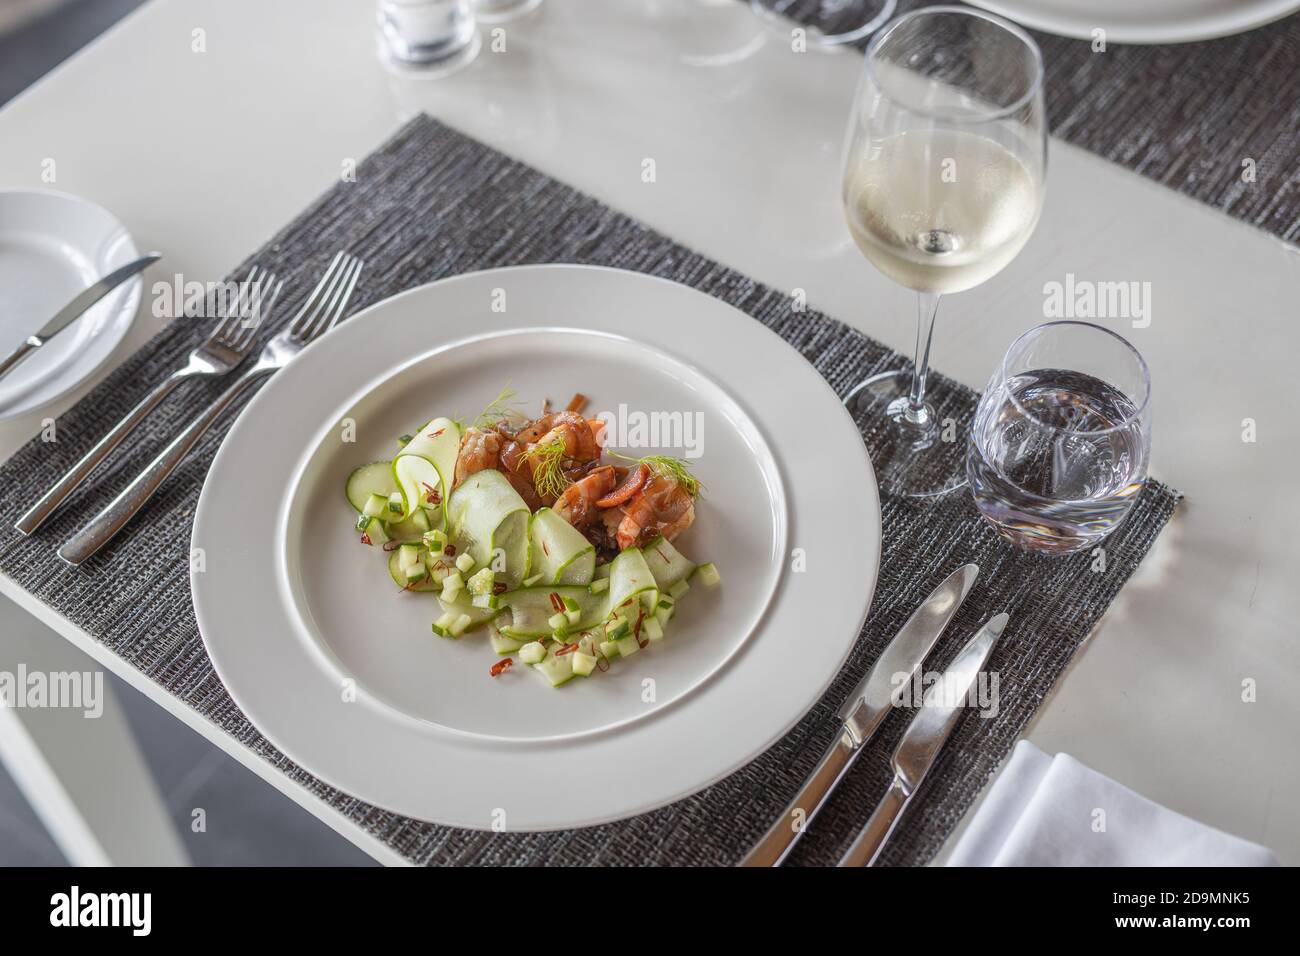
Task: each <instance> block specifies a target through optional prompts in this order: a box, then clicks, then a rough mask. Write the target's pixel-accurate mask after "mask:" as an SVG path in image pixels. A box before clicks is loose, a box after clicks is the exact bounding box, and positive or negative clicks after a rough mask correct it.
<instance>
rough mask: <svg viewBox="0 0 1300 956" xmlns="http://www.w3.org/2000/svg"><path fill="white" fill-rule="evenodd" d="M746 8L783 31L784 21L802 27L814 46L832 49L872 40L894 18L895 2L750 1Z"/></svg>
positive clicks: (838, 0)
mask: <svg viewBox="0 0 1300 956" xmlns="http://www.w3.org/2000/svg"><path fill="white" fill-rule="evenodd" d="M749 6H750V8H751V9H752V10H753V11H754V12H755V13H757V14H758V15H759V16H761V17H762V18H763V19H765V20H768V21H770V22H773V23H778V22H779V23H781V24H783V27H784V25H786V24H787V21H793V22H794V23H795V24H797V25H801V26H803V27H805V28H806V29H807V31H808V39H809V40H811V41H812V42H813V43H814V44H815V45H817V46H825V47H833V46H839V45H840V44H841V43H853V42H855V41H857V40H862V39H865V38H866V37H869V36H871V34H872V32H873V31H874V30H875V29H876V28H877V27H879V26H880V25H881V24H882V23H884V22H885V21H886V20H888V19H889V18H890V17H891V16H893V15H894V8H895V7H896V6H898V0H749Z"/></svg>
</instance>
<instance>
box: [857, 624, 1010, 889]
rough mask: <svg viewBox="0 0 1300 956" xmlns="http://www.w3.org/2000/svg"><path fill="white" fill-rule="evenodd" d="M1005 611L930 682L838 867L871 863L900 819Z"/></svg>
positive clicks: (953, 723) (999, 628)
mask: <svg viewBox="0 0 1300 956" xmlns="http://www.w3.org/2000/svg"><path fill="white" fill-rule="evenodd" d="M1007 620H1008V617H1007V615H1006V614H995V615H994V616H993V617H991V618H989V620H988V621H987V623H985V625H984V626H983V627H981V628H980V629H979V631H977V632H976V634H975V636H974V637H972V638H971V639H970V641H969V642H967V644H966V646H965V647H963V648H962V650H961V653H959V654H958V655H957V657H956V658H954V659H953V662H952V664H950V665H949V666H948V669H947V670H946V671H944V674H943V680H942V681H940V682H938V683H935V684H933V685H931V687H930V688H929V689H928V690H927V691H926V693H925V696H924V698H923V700H922V705H921V707H920V709H919V710H918V711H917V713H916V716H915V717H913V718H912V722H911V723H910V724H908V727H907V730H906V732H905V733H904V734H903V739H902V740H900V741H899V743H898V747H897V748H896V749H895V750H894V755H893V757H892V758H891V760H890V763H891V764H892V766H893V768H894V779H893V781H892V782H891V783H890V785H889V789H888V790H887V791H885V795H884V797H882V798H881V800H880V803H879V804H877V806H876V809H875V811H874V812H872V814H871V817H870V819H868V820H867V822H866V824H865V825H864V826H863V828H862V830H861V831H860V832H859V833H858V836H857V838H856V839H855V840H854V841H853V845H852V846H850V847H849V849H848V852H847V853H845V854H844V856H843V857H842V858H841V859H840V862H839V863H838V864H837V865H838V866H871V865H872V864H873V863H875V862H876V858H877V857H878V856H879V855H880V851H881V849H882V848H883V847H884V845H885V841H886V840H888V839H889V835H890V834H891V833H893V832H894V826H895V825H896V824H897V823H898V818H899V816H900V815H901V814H902V812H903V810H904V809H905V808H906V807H907V804H908V802H909V801H910V800H911V799H912V795H913V794H915V793H916V791H917V788H918V787H920V786H921V783H922V781H924V780H925V775H926V774H927V773H929V771H930V767H932V766H933V765H934V760H935V757H937V756H938V755H939V751H940V750H941V749H942V748H943V745H944V744H945V743H947V741H948V738H949V737H950V736H951V735H952V732H953V729H954V728H955V727H956V726H957V722H958V721H959V720H961V716H962V712H963V710H964V709H965V704H966V698H967V694H968V693H969V691H970V688H971V686H972V685H973V684H974V683H975V679H976V677H977V676H978V675H979V672H980V671H982V670H983V669H984V665H985V664H987V663H988V659H989V654H990V652H991V651H992V650H993V645H994V643H996V642H997V639H998V638H999V637H1000V636H1001V635H1002V631H1003V629H1004V628H1005V627H1006V626H1007Z"/></svg>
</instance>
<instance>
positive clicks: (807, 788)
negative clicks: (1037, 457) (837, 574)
mask: <svg viewBox="0 0 1300 956" xmlns="http://www.w3.org/2000/svg"><path fill="white" fill-rule="evenodd" d="M979 572H980V569H979V565H976V564H966V565H963V566H962V567H960V568H958V569H957V570H956V571H954V572H953V573H952V574H950V575H948V577H947V578H946V579H945V580H944V582H943V583H942V584H940V585H939V586H938V587H937V588H935V589H934V591H933V592H931V594H930V596H929V597H927V598H926V599H925V600H924V601H923V602H922V603H921V606H920V607H918V608H917V609H916V610H915V611H914V612H913V613H912V616H911V617H909V618H908V619H907V623H906V624H904V625H903V626H902V628H901V629H900V630H899V632H898V633H897V634H896V635H895V636H894V639H893V640H891V641H890V642H889V645H888V646H887V647H886V648H885V650H884V652H883V653H882V654H881V655H880V657H878V658H877V659H876V661H875V663H873V664H872V665H871V669H870V670H869V671H867V675H866V676H865V677H863V678H862V680H861V681H860V682H859V683H858V686H857V687H855V688H854V689H853V691H852V692H851V693H850V694H849V696H848V697H847V698H845V701H844V704H843V706H841V707H840V711H839V717H840V720H841V721H842V722H843V726H842V727H841V729H840V733H839V734H838V735H837V736H836V738H835V741H834V742H833V743H832V744H831V745H830V747H829V748H828V749H827V750H826V753H825V754H824V755H823V756H822V758H821V760H820V761H819V762H818V764H817V766H816V767H815V768H814V769H813V772H812V773H811V774H809V775H808V779H807V780H805V781H804V784H803V786H802V787H801V788H800V789H799V792H798V793H797V794H795V797H794V799H793V800H791V801H790V805H789V806H788V807H786V809H785V812H784V813H782V814H781V816H780V817H778V818H777V820H776V822H775V823H773V824H772V826H771V828H770V829H768V831H767V833H765V834H764V835H763V838H762V839H761V840H759V841H758V843H756V844H755V845H754V848H753V849H752V850H750V851H749V853H748V854H747V855H746V856H745V858H744V859H743V860H741V861H740V866H780V864H781V861H782V860H784V859H785V858H786V856H788V855H789V853H790V851H791V850H792V849H793V848H794V845H795V844H796V843H798V842H799V839H800V838H801V837H802V836H803V832H804V830H805V829H806V828H807V826H808V824H810V823H811V822H812V819H813V817H815V816H816V815H817V811H818V810H820V809H821V808H822V804H824V803H825V802H826V798H827V797H828V796H830V794H831V791H833V790H834V789H835V787H836V785H837V784H838V783H839V782H840V780H841V778H843V776H844V774H845V773H847V772H848V770H849V768H850V767H851V766H853V762H854V761H855V760H856V759H857V758H858V754H859V753H861V751H862V747H863V746H864V745H865V744H866V743H867V741H868V740H870V739H871V735H872V734H874V733H875V732H876V729H877V728H878V727H879V726H880V724H881V723H882V722H883V721H884V719H885V717H886V716H887V715H888V713H889V711H890V708H891V707H892V706H893V694H894V690H895V686H896V682H895V680H894V676H895V675H896V674H907V675H908V677H909V678H910V677H911V675H912V674H913V673H915V671H916V669H917V668H918V667H920V666H921V663H922V662H923V661H924V660H925V657H926V655H927V654H929V653H930V650H931V649H932V648H933V647H934V645H935V642H937V641H938V640H939V636H940V635H941V634H943V631H944V629H945V628H946V627H947V626H948V624H949V622H950V621H952V619H953V616H954V615H955V614H956V613H957V609H958V608H959V607H961V604H962V602H963V601H964V600H966V595H968V594H970V591H971V588H972V587H974V585H975V578H976V577H978V576H979Z"/></svg>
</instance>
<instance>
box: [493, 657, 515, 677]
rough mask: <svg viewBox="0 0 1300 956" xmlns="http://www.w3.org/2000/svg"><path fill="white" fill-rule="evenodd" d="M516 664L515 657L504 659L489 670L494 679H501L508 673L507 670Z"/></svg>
mask: <svg viewBox="0 0 1300 956" xmlns="http://www.w3.org/2000/svg"><path fill="white" fill-rule="evenodd" d="M514 662H515V659H514V658H513V657H504V658H502V659H501V660H499V661H497V662H496V663H495V664H493V665H492V666H491V667H489V668H488V673H489V674H490V675H492V676H493V677H500V676H501V675H502V674H504V673H505V672H506V668H508V667H510V665H512V664H513V663H514Z"/></svg>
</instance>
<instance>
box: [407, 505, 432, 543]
mask: <svg viewBox="0 0 1300 956" xmlns="http://www.w3.org/2000/svg"><path fill="white" fill-rule="evenodd" d="M406 520H407V521H408V522H410V524H411V527H413V528H415V529H417V530H418V531H419V532H420V537H421V538H423V537H424V536H425V535H426V534H428V533H429V532H430V531H431V530H432V529H433V524H432V522H430V520H429V512H427V511H425V510H424V509H423V508H417V509H415V513H414V514H412V515H411V516H410V517H409V518H407V519H406Z"/></svg>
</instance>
